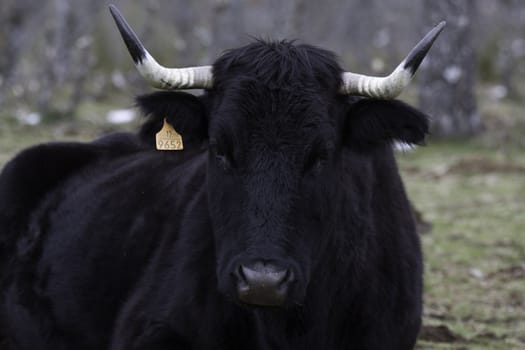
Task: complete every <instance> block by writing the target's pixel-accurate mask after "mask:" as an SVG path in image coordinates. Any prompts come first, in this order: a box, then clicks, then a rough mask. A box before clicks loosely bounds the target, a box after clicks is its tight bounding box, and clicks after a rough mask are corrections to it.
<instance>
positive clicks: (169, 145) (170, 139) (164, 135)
mask: <svg viewBox="0 0 525 350" xmlns="http://www.w3.org/2000/svg"><path fill="white" fill-rule="evenodd" d="M155 139H156V141H157V149H158V150H159V151H181V150H183V149H184V145H183V144H182V136H181V135H180V134H179V133H178V132H177V131H175V129H174V128H173V126H171V125H170V124H169V123H168V122H167V121H166V118H164V124H163V125H162V129H160V131H159V132H158V133H157V134H156V135H155Z"/></svg>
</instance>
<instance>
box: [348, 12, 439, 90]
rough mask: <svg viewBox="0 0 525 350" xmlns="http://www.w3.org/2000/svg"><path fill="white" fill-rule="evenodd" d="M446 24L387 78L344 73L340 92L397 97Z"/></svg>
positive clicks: (414, 49) (416, 47)
mask: <svg viewBox="0 0 525 350" xmlns="http://www.w3.org/2000/svg"><path fill="white" fill-rule="evenodd" d="M445 24H446V22H445V21H442V22H441V23H439V24H438V25H437V26H435V27H434V28H433V29H432V30H431V31H430V32H428V33H427V35H425V37H424V38H423V39H421V41H420V42H419V43H418V44H417V45H416V46H415V47H414V48H413V49H412V51H410V53H409V54H408V56H407V57H406V58H405V59H404V60H403V61H401V63H400V64H399V66H397V68H396V69H395V70H394V71H393V72H392V73H391V74H390V75H389V76H387V77H371V76H367V75H362V74H356V73H352V72H345V73H343V75H342V77H341V78H342V80H343V85H342V86H341V89H340V90H339V92H340V93H341V94H344V95H361V96H366V97H372V98H381V99H392V98H395V97H397V96H398V95H399V94H400V93H401V92H402V91H403V89H404V88H405V87H407V86H408V84H409V83H410V80H411V79H412V77H413V76H414V74H415V73H416V70H417V69H418V68H419V65H420V64H421V61H423V58H425V56H426V54H427V52H428V50H430V47H431V46H432V44H433V43H434V40H436V38H437V37H438V35H439V33H441V31H442V30H443V27H445Z"/></svg>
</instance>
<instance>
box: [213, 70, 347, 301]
mask: <svg viewBox="0 0 525 350" xmlns="http://www.w3.org/2000/svg"><path fill="white" fill-rule="evenodd" d="M336 76H337V73H336ZM296 83H299V82H296ZM335 83H337V82H335ZM303 84H304V89H292V88H291V86H286V84H284V83H283V85H284V86H283V85H282V86H281V87H279V88H272V87H270V86H268V84H266V83H264V82H261V81H259V80H258V79H255V78H253V77H241V78H238V77H236V78H233V79H231V78H228V77H225V79H224V81H223V84H222V88H221V89H220V90H219V91H215V92H212V96H213V99H214V105H213V109H212V111H211V113H210V124H209V159H208V193H209V203H210V211H211V216H212V220H213V228H214V232H215V237H216V240H215V242H216V249H217V252H216V253H217V260H218V264H217V274H218V280H219V288H220V290H221V291H222V292H224V293H225V294H227V295H229V296H230V297H233V298H235V299H238V300H240V301H241V302H244V303H248V304H255V305H266V306H279V305H283V304H286V305H290V304H301V303H302V299H303V297H304V295H305V293H306V288H307V286H308V282H309V276H310V271H311V266H312V261H313V259H312V257H313V255H314V248H316V247H317V248H319V247H320V245H321V241H322V239H323V236H324V235H326V233H327V232H326V231H327V230H326V226H327V225H326V221H327V217H326V216H327V215H328V214H329V213H327V212H326V209H327V208H326V203H327V201H326V197H327V195H328V193H329V188H330V186H328V184H329V183H330V182H331V181H332V180H331V177H333V174H334V173H335V172H334V171H330V170H332V169H331V168H332V167H333V163H334V159H333V158H334V157H335V153H336V147H337V144H338V143H339V134H340V133H339V132H338V126H337V124H338V123H339V121H338V120H337V118H336V116H337V113H334V110H333V109H334V108H333V107H331V105H334V103H335V102H336V98H335V94H334V96H333V97H332V98H330V97H329V96H328V95H327V94H324V93H323V92H322V89H321V85H320V84H319V82H317V81H316V79H315V77H313V76H311V77H310V81H306V82H303ZM283 87H284V88H283ZM334 114H335V115H334ZM324 237H326V236H324Z"/></svg>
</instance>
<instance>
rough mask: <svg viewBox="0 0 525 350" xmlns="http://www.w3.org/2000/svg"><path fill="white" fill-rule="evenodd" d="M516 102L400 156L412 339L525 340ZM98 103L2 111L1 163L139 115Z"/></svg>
mask: <svg viewBox="0 0 525 350" xmlns="http://www.w3.org/2000/svg"><path fill="white" fill-rule="evenodd" d="M115 105H117V106H118V105H119V104H114V106H115ZM127 105H129V103H128V104H127ZM120 106H126V104H120ZM496 106H497V107H496ZM521 110H522V108H521V107H520V106H518V105H517V104H515V103H514V104H513V103H503V104H497V105H496V104H490V103H485V104H484V105H483V107H482V115H483V118H484V121H485V125H486V131H485V133H484V134H483V135H481V136H478V137H475V138H471V139H469V140H456V141H448V142H443V141H436V140H432V139H430V140H429V143H428V145H427V146H426V147H421V148H418V149H417V150H415V151H412V152H408V153H404V154H399V156H398V159H399V162H400V167H401V172H402V175H403V177H404V180H405V184H406V187H407V190H408V193H409V196H410V198H411V200H412V201H413V203H414V206H415V207H416V208H417V210H418V211H420V212H421V215H422V218H423V220H425V221H426V222H427V223H428V224H429V225H430V226H431V229H430V231H429V232H427V233H422V241H423V248H424V253H425V265H426V267H425V313H424V327H423V330H422V333H421V336H420V340H419V342H418V347H417V348H418V349H472V350H476V349H479V350H481V349H496V350H497V349H505V350H511V349H525V311H524V310H525V233H524V231H525V215H524V213H525V199H524V198H525V138H523V137H522V135H525V120H523V118H524V117H522V116H521ZM104 113H105V108H104V107H101V106H98V105H88V106H85V107H84V108H83V109H82V110H81V111H80V115H79V117H78V118H77V119H76V121H68V122H64V121H62V122H61V123H58V124H57V123H55V124H51V125H39V126H21V125H19V124H18V122H16V120H15V119H14V118H9V117H3V116H0V120H1V121H2V122H1V123H0V166H2V165H3V164H4V163H5V162H6V161H7V160H8V159H9V158H11V157H12V156H13V155H14V154H15V153H16V152H17V151H18V150H20V149H21V148H23V147H26V146H28V145H31V144H35V143H38V142H46V141H52V140H89V139H92V138H93V137H96V136H97V135H99V134H100V133H101V132H109V131H112V130H123V129H124V128H128V129H129V128H133V127H134V126H136V125H137V123H138V122H135V123H132V125H126V126H108V124H107V123H104V121H103V118H101V117H100V116H101V115H104ZM520 118H521V119H520ZM427 226H428V225H427Z"/></svg>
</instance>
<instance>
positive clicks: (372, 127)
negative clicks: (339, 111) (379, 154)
mask: <svg viewBox="0 0 525 350" xmlns="http://www.w3.org/2000/svg"><path fill="white" fill-rule="evenodd" d="M428 120H429V118H428V116H427V115H426V114H424V113H422V112H420V111H418V110H417V109H415V108H413V107H411V106H409V105H407V104H405V103H403V102H401V101H397V100H373V99H361V100H359V101H357V102H355V103H353V104H352V105H351V106H350V108H349V110H348V112H347V116H346V127H345V133H346V134H345V136H344V138H345V139H346V143H347V144H350V145H355V146H358V147H367V146H373V145H381V144H385V143H394V142H401V143H405V144H409V145H420V144H423V143H424V140H425V136H426V135H427V134H428V127H429V126H428V124H429V123H428Z"/></svg>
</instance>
